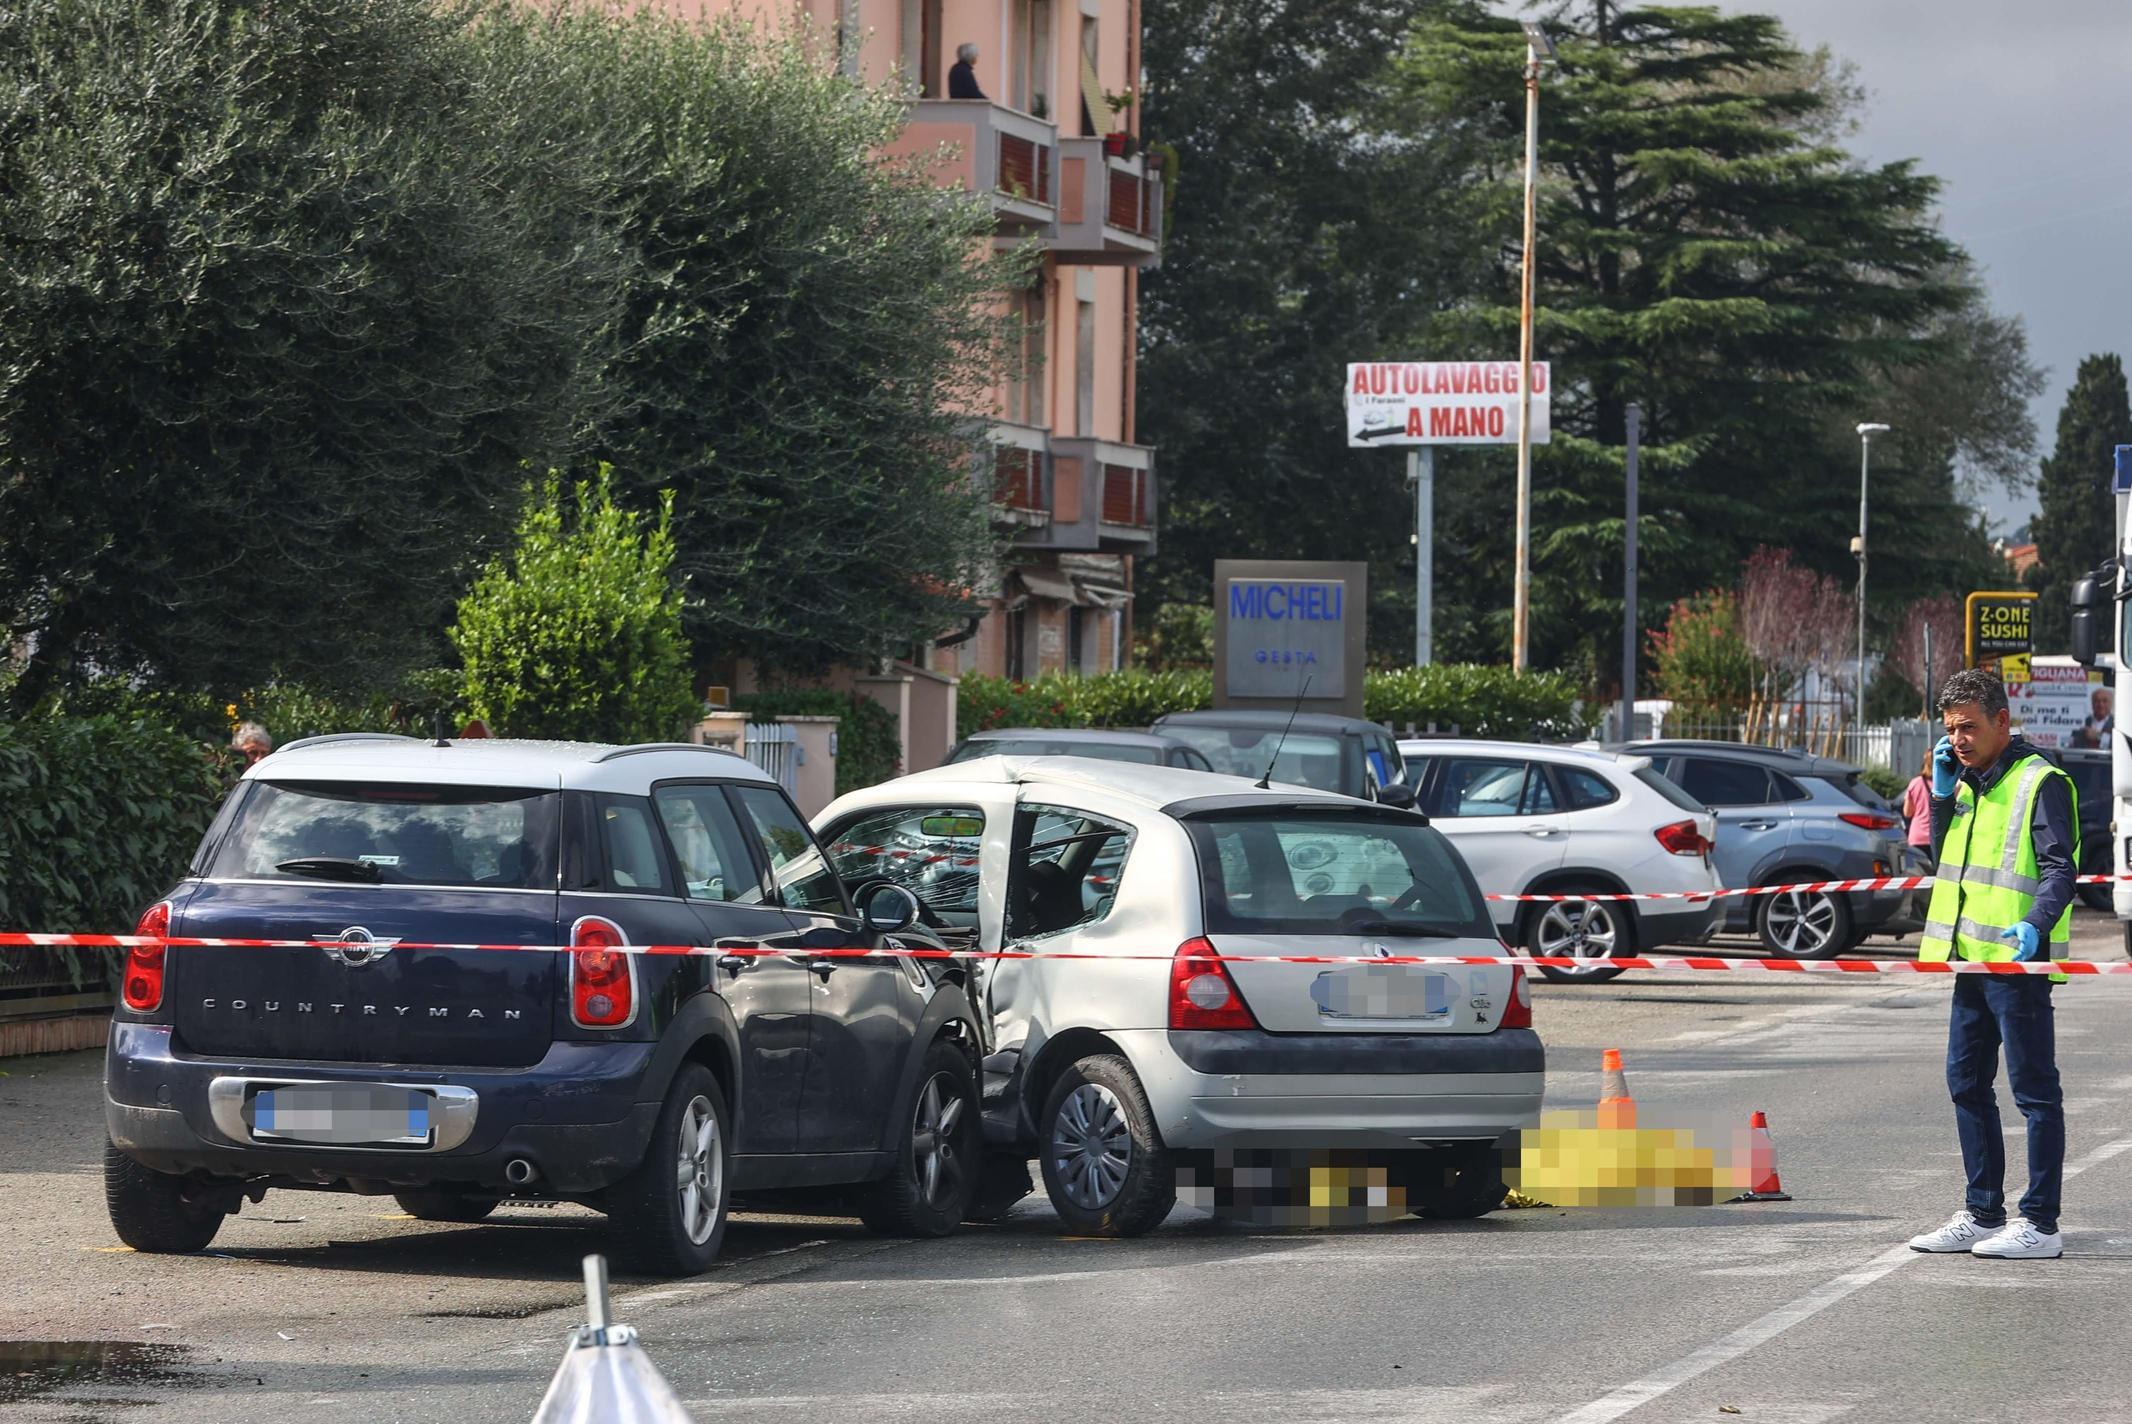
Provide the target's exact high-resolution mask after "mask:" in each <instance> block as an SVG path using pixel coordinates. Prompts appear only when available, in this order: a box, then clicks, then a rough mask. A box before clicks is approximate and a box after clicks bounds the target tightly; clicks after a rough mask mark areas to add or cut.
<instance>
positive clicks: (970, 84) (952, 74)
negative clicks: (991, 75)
mask: <svg viewBox="0 0 2132 1424" xmlns="http://www.w3.org/2000/svg"><path fill="white" fill-rule="evenodd" d="M976 64H977V46H976V45H973V44H964V45H957V46H955V62H954V63H953V64H951V65H949V66H948V97H949V98H950V99H982V98H984V97H985V91H984V90H982V89H980V88H978V87H977V70H976V68H975V66H976Z"/></svg>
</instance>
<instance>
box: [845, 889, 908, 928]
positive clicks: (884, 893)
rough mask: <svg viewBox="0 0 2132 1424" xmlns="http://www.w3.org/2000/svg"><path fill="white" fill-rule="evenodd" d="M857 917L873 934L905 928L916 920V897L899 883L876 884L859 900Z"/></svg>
mask: <svg viewBox="0 0 2132 1424" xmlns="http://www.w3.org/2000/svg"><path fill="white" fill-rule="evenodd" d="M859 918H860V919H861V920H863V921H865V922H866V928H868V929H870V930H872V931H873V932H874V933H875V934H894V933H896V931H898V930H907V929H909V928H910V927H911V926H912V925H914V924H916V923H917V922H918V897H917V896H916V895H913V894H912V893H911V892H910V891H908V890H906V889H904V888H903V887H902V886H901V885H889V884H880V885H876V886H874V887H873V888H872V889H871V890H868V891H867V892H866V898H865V899H863V900H861V901H860V902H859Z"/></svg>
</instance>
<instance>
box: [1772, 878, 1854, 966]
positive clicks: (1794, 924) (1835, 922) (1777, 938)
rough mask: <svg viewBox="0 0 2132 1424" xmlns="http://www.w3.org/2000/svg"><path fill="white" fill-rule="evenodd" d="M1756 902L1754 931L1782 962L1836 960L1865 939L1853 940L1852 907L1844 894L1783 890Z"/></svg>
mask: <svg viewBox="0 0 2132 1424" xmlns="http://www.w3.org/2000/svg"><path fill="white" fill-rule="evenodd" d="M1755 899H1756V900H1757V901H1758V902H1759V903H1757V904H1756V905H1755V907H1754V932H1755V934H1756V935H1757V936H1759V937H1760V939H1761V941H1762V947H1763V948H1764V949H1766V950H1768V951H1769V952H1770V953H1771V954H1773V955H1776V956H1778V957H1779V958H1781V959H1834V958H1835V957H1836V956H1837V955H1839V954H1842V953H1845V952H1846V951H1848V950H1850V949H1852V948H1854V947H1855V946H1857V945H1858V944H1859V943H1860V942H1861V941H1863V940H1864V938H1865V936H1864V935H1862V934H1861V935H1859V936H1858V938H1857V939H1853V938H1851V935H1852V932H1853V930H1852V924H1851V906H1850V902H1849V901H1848V900H1846V899H1845V898H1844V897H1843V896H1842V895H1841V894H1829V893H1828V892H1826V891H1820V890H1781V891H1778V892H1777V893H1776V894H1774V895H1758V896H1756V897H1755Z"/></svg>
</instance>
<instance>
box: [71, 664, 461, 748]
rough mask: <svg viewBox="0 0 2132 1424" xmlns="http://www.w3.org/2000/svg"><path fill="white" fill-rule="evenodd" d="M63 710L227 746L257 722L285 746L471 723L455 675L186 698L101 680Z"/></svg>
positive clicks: (75, 694) (79, 691)
mask: <svg viewBox="0 0 2132 1424" xmlns="http://www.w3.org/2000/svg"><path fill="white" fill-rule="evenodd" d="M57 710H58V711H59V712H61V713H62V714H63V715H65V716H69V717H117V718H119V719H121V720H138V721H143V722H149V723H153V724H155V725H158V726H162V727H168V728H170V729H172V730H174V731H178V732H182V733H184V734H185V735H186V736H189V737H192V738H193V739H195V740H196V741H200V742H204V743H206V744H207V745H208V746H211V747H218V748H219V747H225V746H227V745H228V744H229V739H230V734H231V733H232V732H233V731H235V730H236V728H237V726H238V724H239V723H243V722H257V723H258V724H259V725H260V726H262V727H265V728H266V729H267V731H268V733H269V734H271V735H272V736H273V738H274V745H275V746H277V747H278V746H285V745H287V744H288V743H290V742H293V741H296V740H298V739H299V738H302V737H315V736H319V735H321V734H323V733H327V732H399V733H402V734H405V735H407V736H414V737H427V736H429V735H431V733H432V732H433V731H434V730H435V728H436V718H437V717H438V715H440V714H441V715H442V717H443V719H444V723H445V726H446V728H447V730H448V731H457V730H458V729H459V728H460V727H461V726H463V725H464V724H465V722H466V720H467V715H468V714H467V706H466V698H465V696H464V694H463V691H462V689H461V687H460V673H459V671H458V670H457V669H456V668H424V669H422V670H421V671H418V672H412V673H409V674H407V675H406V676H405V677H403V678H401V679H400V680H399V682H398V683H397V684H395V685H394V686H392V687H390V688H389V689H387V690H385V691H383V692H369V693H341V692H335V691H324V690H320V689H317V688H311V687H299V686H294V685H288V684H279V685H273V686H268V687H263V688H258V689H247V690H245V691H242V692H233V693H220V692H180V691H174V690H171V689H168V688H141V687H134V686H132V685H131V684H129V683H126V682H124V681H120V680H117V679H103V680H100V681H96V682H91V683H87V684H84V685H82V686H80V687H75V688H72V689H69V690H68V692H67V693H66V695H65V696H64V697H63V698H61V699H59V700H58V703H57Z"/></svg>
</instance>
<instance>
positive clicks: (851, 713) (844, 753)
mask: <svg viewBox="0 0 2132 1424" xmlns="http://www.w3.org/2000/svg"><path fill="white" fill-rule="evenodd" d="M733 710H734V711H736V712H745V713H747V714H748V720H749V721H751V722H774V721H776V720H777V719H778V718H779V717H834V718H836V719H837V795H839V796H842V795H843V794H844V793H845V792H847V791H856V790H858V789H859V788H860V787H862V786H877V785H879V784H880V783H881V782H884V781H890V780H893V779H894V778H895V776H896V774H897V772H899V771H900V770H901V769H902V767H901V752H902V737H901V736H900V735H899V731H898V728H897V726H896V714H895V713H893V712H891V711H889V710H888V709H887V708H886V707H883V706H882V705H881V704H880V703H878V702H876V701H874V700H873V699H872V698H870V697H861V696H859V695H858V694H857V693H855V692H832V691H830V690H829V689H827V688H802V687H794V688H780V689H777V690H774V691H770V692H745V693H742V694H741V695H740V696H738V697H735V698H734V699H733Z"/></svg>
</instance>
